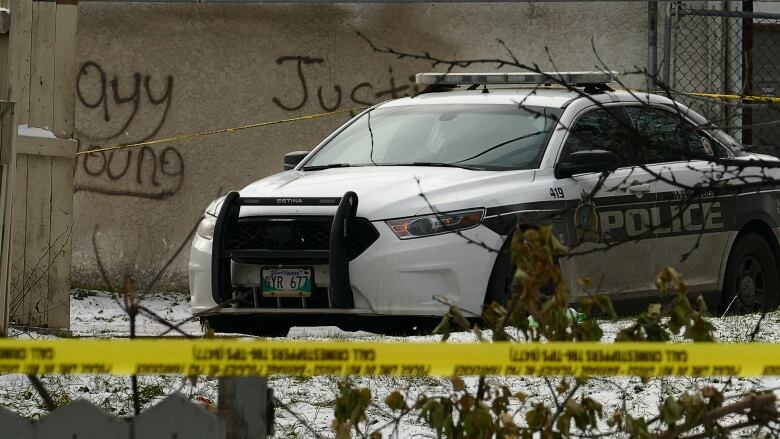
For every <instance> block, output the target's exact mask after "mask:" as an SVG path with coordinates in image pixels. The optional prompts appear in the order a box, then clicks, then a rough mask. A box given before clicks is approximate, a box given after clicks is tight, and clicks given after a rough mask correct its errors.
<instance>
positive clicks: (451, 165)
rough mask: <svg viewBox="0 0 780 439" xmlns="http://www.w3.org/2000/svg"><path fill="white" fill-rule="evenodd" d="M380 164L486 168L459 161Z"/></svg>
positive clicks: (469, 168)
mask: <svg viewBox="0 0 780 439" xmlns="http://www.w3.org/2000/svg"><path fill="white" fill-rule="evenodd" d="M380 166H435V167H440V168H460V169H468V170H471V171H484V170H485V168H480V167H479V166H470V165H461V164H459V163H444V162H412V163H392V164H382V165H380Z"/></svg>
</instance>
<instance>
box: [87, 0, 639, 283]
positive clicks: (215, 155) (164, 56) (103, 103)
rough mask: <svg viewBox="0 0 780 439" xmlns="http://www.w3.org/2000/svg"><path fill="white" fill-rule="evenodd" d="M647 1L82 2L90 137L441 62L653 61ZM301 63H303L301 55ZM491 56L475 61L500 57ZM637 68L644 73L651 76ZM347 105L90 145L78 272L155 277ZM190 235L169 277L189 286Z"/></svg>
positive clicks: (125, 133) (382, 83) (238, 109)
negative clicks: (223, 204)
mask: <svg viewBox="0 0 780 439" xmlns="http://www.w3.org/2000/svg"><path fill="white" fill-rule="evenodd" d="M646 8H647V6H646V5H645V4H644V3H636V2H632V3H571V4H566V3H530V4H529V3H522V4H490V3H486V4H430V5H384V4H371V5H316V6H313V5H306V6H296V5H257V4H236V5H215V4H132V3H91V2H85V3H81V4H80V5H79V17H78V20H79V23H78V52H77V53H78V55H77V57H78V67H79V68H80V72H79V76H78V84H77V85H78V96H77V99H76V130H77V136H78V138H79V140H80V149H82V150H83V149H87V148H89V147H90V146H96V145H110V144H117V143H129V142H137V141H141V140H144V139H149V138H160V137H165V136H170V135H175V134H180V133H189V132H195V131H201V130H208V129H214V128H221V127H228V126H237V125H243V124H248V123H252V122H257V121H266V120H274V119H281V118H288V117H293V116H297V115H303V114H310V113H318V112H322V111H324V110H331V109H336V108H338V109H345V108H351V107H356V106H361V105H364V104H365V103H373V102H378V101H381V100H385V99H387V98H391V97H393V96H402V95H405V94H408V93H411V92H413V90H414V84H413V82H412V81H410V77H411V75H413V74H414V73H417V72H420V71H428V70H431V66H430V64H429V63H427V62H424V61H414V60H410V59H396V58H395V57H392V56H388V55H383V54H377V53H373V52H372V51H371V49H370V48H369V46H368V45H367V44H366V42H365V41H363V40H361V39H360V38H359V37H358V36H357V35H356V33H355V30H359V31H360V32H362V33H364V34H366V35H367V36H368V37H369V38H371V39H372V40H374V41H375V42H376V43H377V44H378V45H380V46H390V47H393V48H396V49H399V50H404V51H417V52H422V51H428V52H430V53H431V54H435V55H438V56H441V57H447V58H482V57H505V56H506V54H505V52H504V50H503V49H502V47H501V46H500V45H499V44H498V41H497V40H498V39H502V40H504V41H505V42H506V43H507V45H508V46H509V47H511V48H512V50H514V52H515V54H516V56H517V57H518V58H519V59H520V60H521V61H522V62H524V63H528V64H532V63H538V64H539V65H540V66H542V67H543V68H551V65H550V62H549V61H548V56H547V54H546V52H545V47H549V49H550V53H551V55H552V57H553V59H554V61H555V63H556V65H557V67H558V68H559V69H561V70H587V69H591V68H592V67H593V66H594V65H595V64H596V59H595V56H594V54H593V51H592V49H591V38H593V41H594V44H595V46H596V48H597V49H598V51H599V53H600V55H601V56H602V57H603V58H604V60H605V61H606V62H607V63H608V64H610V65H611V66H612V67H614V68H618V69H621V70H633V68H634V66H643V65H644V64H645V62H646V58H647V55H646V54H647V52H646V45H647V33H646V30H645V28H646V20H647V18H646ZM299 63H300V69H301V71H302V74H303V80H304V81H305V88H304V87H303V85H302V79H301V77H299V75H298V66H299ZM492 68H493V67H492V66H480V67H475V68H473V70H491V69H492ZM637 82H638V81H637V80H634V81H632V82H631V83H630V85H632V86H639V85H641V84H640V83H637ZM347 118H348V115H346V114H345V115H341V116H338V117H331V118H328V119H320V120H317V121H307V122H300V123H296V124H288V125H277V126H273V127H268V128H260V129H254V130H246V131H241V132H238V133H234V134H223V135H218V136H210V137H201V138H198V139H196V140H191V141H181V142H176V143H170V144H165V145H159V146H152V147H148V148H143V149H140V148H137V149H129V150H122V151H116V152H109V153H101V154H97V155H92V156H86V157H87V158H86V159H85V156H81V157H80V158H79V160H78V163H77V166H76V173H75V184H76V191H77V192H76V195H75V200H74V233H73V235H72V237H73V283H74V285H81V286H93V287H103V283H102V282H101V277H100V275H99V270H98V265H97V263H96V257H95V255H96V250H97V253H98V254H99V255H100V260H101V263H102V265H103V267H104V268H105V271H106V273H107V274H108V277H109V279H110V281H111V283H112V284H113V286H114V287H116V286H118V285H120V282H121V279H122V277H123V276H124V275H130V276H132V277H133V278H134V279H136V281H137V282H138V283H139V285H140V286H141V287H143V286H144V285H145V284H146V283H147V282H148V281H149V280H150V278H151V276H152V275H153V274H154V273H155V272H156V271H157V270H158V269H159V267H161V266H162V264H163V263H164V261H165V260H166V259H167V258H168V257H169V256H170V255H171V254H173V252H174V251H175V250H176V247H177V246H178V245H179V244H180V243H181V242H182V241H183V240H184V238H185V237H186V236H187V234H188V233H189V232H190V230H191V229H192V227H193V226H194V225H195V223H196V222H197V220H198V219H199V217H200V215H201V213H202V211H203V209H204V207H205V206H206V204H207V203H208V202H209V201H210V200H211V199H213V198H215V197H216V196H217V195H218V194H220V193H224V192H225V191H226V190H229V189H238V188H240V187H242V186H243V185H245V184H247V183H249V182H251V181H253V180H256V179H258V178H261V177H263V176H266V175H269V174H272V173H274V172H278V171H279V170H280V169H281V158H282V155H283V154H284V153H285V152H287V151H291V150H297V149H310V148H311V147H312V146H314V145H316V144H317V143H318V141H319V140H320V139H321V138H323V137H324V136H326V135H327V134H328V133H329V132H330V131H332V130H333V129H335V128H336V127H337V126H338V125H340V124H341V123H343V122H344V121H345V120H346V119H347ZM188 254H189V248H188V247H187V248H185V250H184V251H183V252H182V254H181V255H180V256H179V257H178V258H177V259H176V261H175V262H174V264H173V265H172V267H171V269H170V271H169V272H168V274H167V275H166V276H165V277H164V279H163V282H162V283H161V284H160V287H162V288H176V289H181V290H186V261H187V257H188Z"/></svg>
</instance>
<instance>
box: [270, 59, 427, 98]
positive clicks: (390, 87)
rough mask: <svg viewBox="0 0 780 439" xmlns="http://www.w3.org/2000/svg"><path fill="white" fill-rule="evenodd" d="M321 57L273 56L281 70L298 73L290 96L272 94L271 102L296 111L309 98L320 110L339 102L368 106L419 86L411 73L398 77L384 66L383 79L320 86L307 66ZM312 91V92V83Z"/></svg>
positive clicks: (413, 91) (319, 62)
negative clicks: (404, 79) (384, 75)
mask: <svg viewBox="0 0 780 439" xmlns="http://www.w3.org/2000/svg"><path fill="white" fill-rule="evenodd" d="M324 63H325V60H324V59H322V58H316V57H311V56H303V55H293V56H280V57H279V58H277V59H276V64H277V65H279V66H281V67H283V68H284V69H285V70H284V74H289V73H290V70H289V69H292V72H294V74H295V75H296V76H297V77H298V87H297V90H295V91H294V93H293V95H292V96H291V97H287V98H284V99H283V98H280V97H278V96H274V97H273V99H272V101H273V103H274V104H275V105H276V106H277V107H279V108H281V109H283V110H286V111H297V110H300V109H301V108H303V107H304V106H305V105H306V104H307V103H308V102H309V99H314V97H313V95H316V103H317V105H318V107H319V108H321V109H322V111H335V110H338V109H340V108H342V106H344V105H346V106H349V107H355V106H368V105H373V104H375V103H376V102H379V101H383V100H386V99H396V98H400V97H404V96H414V95H416V94H417V93H418V92H419V90H418V88H417V84H415V82H414V76H409V77H408V78H407V79H406V81H403V80H399V79H398V78H396V76H395V75H394V74H393V68H392V67H388V69H387V79H386V82H383V83H382V84H374V83H371V82H369V81H363V82H357V81H356V82H357V83H356V84H350V85H348V86H343V85H342V84H336V85H333V86H332V87H329V88H330V90H327V89H326V88H324V87H323V86H322V85H321V84H317V83H316V81H317V80H316V78H317V76H316V72H313V71H312V69H311V68H310V66H317V65H324ZM315 86H316V92H315V93H313V94H312V91H313V90H314V87H315Z"/></svg>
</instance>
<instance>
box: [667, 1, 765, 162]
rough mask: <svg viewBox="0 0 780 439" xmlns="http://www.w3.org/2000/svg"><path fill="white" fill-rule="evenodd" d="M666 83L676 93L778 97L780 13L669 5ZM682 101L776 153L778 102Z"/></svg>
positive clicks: (737, 135) (689, 99)
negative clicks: (669, 58)
mask: <svg viewBox="0 0 780 439" xmlns="http://www.w3.org/2000/svg"><path fill="white" fill-rule="evenodd" d="M671 14H672V21H671V24H672V32H671V39H672V41H666V44H669V47H670V48H671V51H672V53H671V60H672V62H671V64H670V67H671V68H670V70H671V77H670V78H669V81H670V85H671V87H672V88H673V89H674V90H675V91H677V92H681V93H697V92H698V93H701V92H705V93H721V94H727V95H740V96H767V97H779V98H780V50H778V48H779V47H780V14H767V13H752V12H741V11H723V10H706V9H693V8H690V7H689V6H687V5H686V4H685V3H676V4H674V5H672V10H671ZM681 99H682V101H684V102H685V103H686V104H688V105H689V106H691V107H692V108H694V109H695V110H696V111H699V112H701V113H702V114H704V115H705V116H707V117H708V118H709V119H710V120H712V121H713V122H715V123H716V124H718V125H719V126H721V127H723V128H725V129H726V130H727V131H729V132H730V133H731V134H733V135H734V136H735V137H737V138H738V139H740V140H741V141H742V142H743V143H745V144H747V145H755V146H756V147H757V148H758V149H760V150H762V151H764V152H771V153H773V154H777V152H778V151H776V150H775V149H774V148H768V146H778V145H780V139H778V136H780V123H776V121H778V120H780V104H778V103H766V102H761V103H757V102H755V101H751V100H739V99H731V100H729V99H724V100H721V101H715V100H712V99H704V98H697V97H691V96H687V97H682V98H681Z"/></svg>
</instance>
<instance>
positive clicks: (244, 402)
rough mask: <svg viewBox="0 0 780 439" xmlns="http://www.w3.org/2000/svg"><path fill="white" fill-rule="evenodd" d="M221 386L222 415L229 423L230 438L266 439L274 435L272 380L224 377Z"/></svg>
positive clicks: (220, 409) (219, 400) (220, 412)
mask: <svg viewBox="0 0 780 439" xmlns="http://www.w3.org/2000/svg"><path fill="white" fill-rule="evenodd" d="M218 387H219V399H218V406H219V408H218V413H219V415H220V416H221V417H222V418H223V419H224V420H225V426H226V427H227V439H265V438H267V437H268V435H269V434H273V431H271V430H272V428H273V422H274V417H273V403H272V402H271V399H272V395H273V393H272V391H271V390H270V389H269V388H268V377H223V378H220V379H219V386H218Z"/></svg>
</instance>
